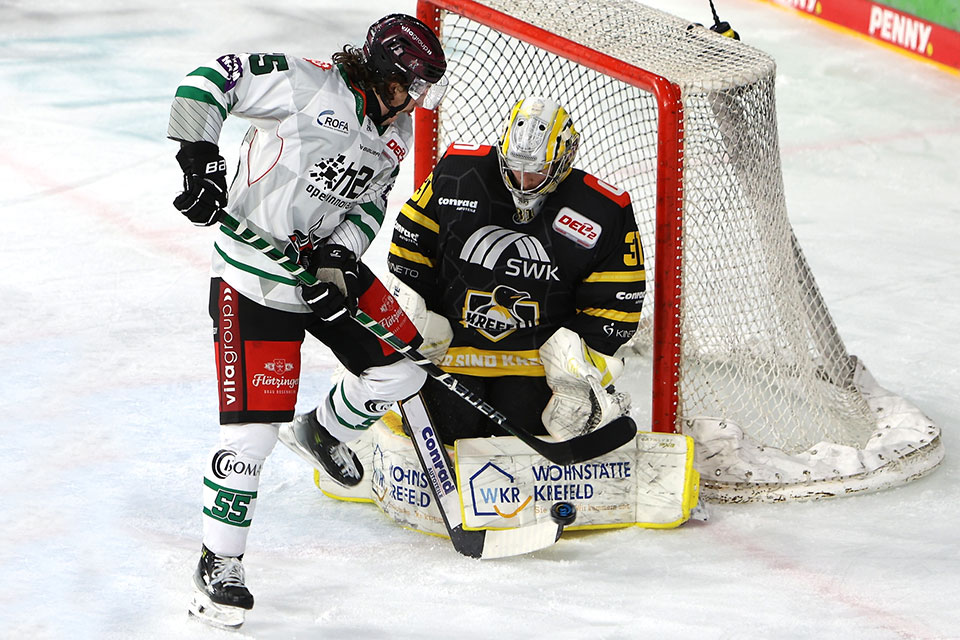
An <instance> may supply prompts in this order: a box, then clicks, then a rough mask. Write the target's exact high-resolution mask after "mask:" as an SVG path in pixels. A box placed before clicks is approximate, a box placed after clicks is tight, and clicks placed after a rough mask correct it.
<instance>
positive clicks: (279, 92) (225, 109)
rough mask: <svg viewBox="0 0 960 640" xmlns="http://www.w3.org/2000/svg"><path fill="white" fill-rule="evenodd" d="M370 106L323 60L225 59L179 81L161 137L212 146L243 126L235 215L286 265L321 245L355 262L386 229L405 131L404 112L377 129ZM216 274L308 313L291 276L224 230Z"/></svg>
mask: <svg viewBox="0 0 960 640" xmlns="http://www.w3.org/2000/svg"><path fill="white" fill-rule="evenodd" d="M366 99H367V98H366V96H365V95H364V93H363V92H362V91H361V90H359V89H358V88H357V87H355V86H352V85H351V84H350V81H349V79H348V78H347V76H346V74H345V73H344V72H343V71H342V70H341V69H340V67H338V66H335V65H331V64H330V63H327V62H319V61H315V60H309V59H301V58H293V57H288V56H285V55H281V54H229V55H224V56H221V57H220V58H217V60H216V61H214V62H213V63H212V64H210V65H209V66H205V67H200V68H198V69H196V70H195V71H193V72H192V73H190V74H189V75H188V76H187V77H186V78H185V79H184V81H183V83H182V84H181V85H180V87H179V88H178V89H177V93H176V97H175V98H174V102H173V105H172V107H171V110H170V123H169V127H168V130H167V136H168V137H169V138H171V139H174V140H180V141H186V142H194V141H200V140H205V141H208V142H213V143H217V142H218V139H219V137H220V130H221V128H222V127H223V122H224V120H225V119H226V118H227V115H228V114H229V115H234V116H239V117H241V118H243V119H245V120H248V121H250V123H251V127H250V129H249V130H248V131H247V133H246V135H245V136H244V140H243V144H242V145H241V148H240V162H239V167H238V171H237V175H236V176H235V177H234V180H233V183H232V184H231V186H230V193H229V202H228V204H227V210H228V211H229V212H230V214H231V215H232V216H233V217H235V218H237V219H238V220H242V221H244V222H246V225H247V226H248V227H250V228H251V229H253V230H254V231H256V232H257V233H258V234H259V235H260V236H261V237H263V238H264V239H266V240H269V241H270V242H271V243H272V244H273V245H274V246H276V247H277V248H279V249H281V250H282V251H283V252H284V253H285V254H286V255H288V256H289V257H290V258H291V259H293V260H298V258H299V256H300V253H301V252H302V251H305V250H308V249H311V248H313V247H315V246H318V245H319V244H322V243H323V241H324V240H326V239H327V238H330V240H331V241H333V242H336V243H338V244H342V245H344V246H346V247H349V248H350V249H352V250H353V251H354V253H356V254H357V255H358V256H360V255H361V254H362V253H363V252H364V251H365V250H366V248H367V247H368V246H369V245H370V242H371V241H372V240H373V237H374V236H375V235H376V233H377V232H378V231H379V230H380V226H381V224H382V223H383V217H384V212H385V211H386V204H387V195H388V193H389V192H390V189H391V187H392V186H393V183H394V181H395V180H396V176H397V172H398V165H399V163H400V160H402V159H403V157H404V155H406V154H407V152H408V148H409V143H410V138H411V134H412V125H411V122H410V116H409V115H407V114H401V115H400V116H399V117H398V118H397V120H396V122H394V124H392V125H389V126H388V127H386V128H379V127H377V126H376V125H375V124H374V123H373V121H372V120H371V119H370V118H369V116H367V115H366V113H365V110H366V104H365V101H366ZM212 274H213V275H214V276H220V277H222V278H223V279H224V280H225V281H226V282H228V283H229V284H230V285H231V286H233V287H234V288H236V289H237V290H238V291H240V292H241V293H242V294H243V295H245V296H247V297H248V298H250V299H252V300H255V301H257V302H259V303H261V304H264V305H266V306H268V307H272V308H275V309H281V310H285V311H293V312H302V313H309V312H310V309H309V307H307V306H306V305H304V304H303V302H302V301H301V300H300V297H299V295H298V293H297V287H296V284H297V281H296V280H295V279H294V278H293V277H291V276H290V274H289V273H288V272H287V271H286V270H284V269H283V268H282V267H280V266H278V265H277V264H275V263H274V262H273V261H271V260H270V259H269V258H267V257H265V256H263V255H262V254H261V253H260V252H259V251H257V250H256V249H254V248H252V247H251V246H249V245H247V244H246V243H244V242H242V241H241V240H239V239H238V238H237V237H236V236H234V235H233V234H232V233H231V232H230V231H229V230H227V229H226V228H224V227H221V228H220V234H219V236H218V237H217V239H216V241H215V243H214V252H213V261H212Z"/></svg>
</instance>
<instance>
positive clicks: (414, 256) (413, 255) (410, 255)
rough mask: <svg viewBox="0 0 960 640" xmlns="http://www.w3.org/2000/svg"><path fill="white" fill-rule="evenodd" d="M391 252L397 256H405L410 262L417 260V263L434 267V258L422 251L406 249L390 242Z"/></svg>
mask: <svg viewBox="0 0 960 640" xmlns="http://www.w3.org/2000/svg"><path fill="white" fill-rule="evenodd" d="M390 253H391V254H393V255H395V256H397V257H398V258H403V259H404V260H407V261H409V262H416V263H417V264H425V265H427V266H428V267H431V268H432V267H433V264H434V263H433V260H431V259H430V258H428V257H427V256H425V255H423V254H422V253H417V252H416V251H410V250H409V249H404V248H403V247H398V246H397V245H395V244H393V243H392V242H391V243H390Z"/></svg>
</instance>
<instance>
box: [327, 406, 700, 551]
mask: <svg viewBox="0 0 960 640" xmlns="http://www.w3.org/2000/svg"><path fill="white" fill-rule="evenodd" d="M351 444H352V445H354V446H353V448H354V450H355V451H356V452H357V455H358V456H359V457H360V460H361V461H362V462H363V466H364V469H366V470H368V473H365V474H364V479H363V481H362V482H361V483H360V484H359V485H358V486H356V487H353V488H351V489H346V488H344V487H342V486H340V485H338V484H336V483H335V482H333V481H332V480H330V479H329V478H328V477H326V475H324V474H323V473H321V472H318V471H315V472H314V480H315V482H316V484H317V487H318V488H319V489H320V490H321V491H322V492H323V493H324V494H325V495H327V496H328V497H331V498H335V499H340V500H347V501H353V502H373V503H374V504H376V505H377V506H378V507H379V508H380V509H381V510H382V511H383V512H384V513H385V514H386V515H387V516H388V517H390V518H392V519H393V520H394V521H395V522H397V523H398V524H400V525H401V526H404V527H407V528H410V529H414V530H416V531H420V532H423V533H428V534H433V535H439V536H443V537H447V535H448V534H447V530H446V527H445V526H444V523H443V518H442V516H441V514H440V511H439V509H438V508H437V506H436V504H435V501H434V499H433V496H432V495H431V493H430V488H429V484H428V483H429V479H428V478H427V477H426V476H425V474H424V471H423V468H422V467H421V465H420V463H419V461H418V460H417V456H416V452H415V451H414V449H413V447H412V445H411V443H410V439H409V438H408V437H407V436H406V435H405V434H404V433H403V431H402V427H401V419H400V417H399V416H398V415H397V414H396V413H393V412H390V413H388V414H387V415H386V416H384V418H383V419H382V420H380V421H378V422H377V423H376V424H374V426H373V427H371V428H370V429H369V430H368V431H367V432H366V433H365V434H364V436H363V437H362V438H361V439H360V440H359V441H357V442H354V443H351ZM448 452H449V453H450V454H451V457H452V458H453V459H454V467H455V470H456V482H457V486H458V489H459V494H460V501H461V504H460V507H461V513H462V515H463V528H464V529H466V530H491V529H513V528H519V527H524V526H529V525H533V524H540V523H543V522H548V521H551V514H550V508H551V506H552V505H553V504H554V503H556V502H558V501H562V502H569V503H571V504H572V505H573V506H574V507H575V509H576V513H577V517H576V522H575V523H574V524H572V525H571V526H569V527H566V529H567V530H571V531H575V530H587V529H604V528H615V527H627V526H640V527H648V528H658V529H669V528H674V527H678V526H680V525H681V524H683V523H684V522H686V521H687V520H689V519H690V517H691V514H692V513H694V512H695V509H696V507H697V504H698V497H699V486H700V482H699V481H700V477H699V474H698V473H697V472H696V470H694V468H693V441H692V439H691V438H689V437H687V436H684V435H680V434H670V433H649V432H641V433H638V434H637V436H636V437H635V438H634V439H633V441H631V442H630V443H628V444H626V445H624V446H622V447H620V448H619V449H617V450H615V451H612V452H610V453H608V454H605V455H603V456H600V457H597V458H595V459H593V460H590V461H587V462H583V463H579V464H572V465H568V466H560V465H556V464H553V463H551V462H549V461H548V460H546V459H544V458H543V457H541V456H539V455H538V454H536V453H535V452H533V451H531V450H530V448H529V447H527V446H526V445H525V444H523V443H522V442H521V441H520V440H519V439H517V438H515V437H512V436H510V437H498V438H469V439H463V440H458V441H457V442H456V445H455V447H453V448H452V449H450V448H448Z"/></svg>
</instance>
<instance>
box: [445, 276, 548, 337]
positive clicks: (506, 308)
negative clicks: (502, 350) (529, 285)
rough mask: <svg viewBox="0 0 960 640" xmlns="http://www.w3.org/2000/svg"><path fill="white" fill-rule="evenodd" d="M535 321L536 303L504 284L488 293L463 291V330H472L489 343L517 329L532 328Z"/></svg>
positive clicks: (536, 314)
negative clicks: (485, 338)
mask: <svg viewBox="0 0 960 640" xmlns="http://www.w3.org/2000/svg"><path fill="white" fill-rule="evenodd" d="M539 320H540V303H538V302H536V301H535V300H531V299H530V294H529V293H527V292H526V291H518V290H517V289H514V288H513V287H508V286H507V285H505V284H501V285H498V286H497V287H496V288H494V290H493V291H492V292H487V291H473V290H470V291H467V296H466V298H465V299H464V301H463V322H462V323H463V326H465V327H469V328H471V329H476V330H477V332H478V333H480V334H482V335H484V336H486V337H487V339H489V340H492V341H493V342H497V341H498V340H502V339H503V338H505V337H507V336H508V335H510V334H511V333H513V332H514V331H516V330H517V329H524V328H527V327H533V326H536V325H537V323H538V322H539Z"/></svg>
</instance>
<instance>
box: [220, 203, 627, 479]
mask: <svg viewBox="0 0 960 640" xmlns="http://www.w3.org/2000/svg"><path fill="white" fill-rule="evenodd" d="M220 222H221V224H223V226H224V227H226V228H227V229H229V230H230V231H233V232H234V233H235V234H237V237H239V238H240V239H241V240H242V241H244V242H246V243H247V244H249V245H250V246H252V247H254V248H255V249H257V250H258V251H259V252H260V253H262V254H263V255H265V256H266V257H268V258H270V259H271V260H272V261H274V262H276V263H277V264H279V265H280V266H281V267H283V268H284V269H286V270H287V271H289V272H290V274H292V275H293V276H295V277H296V278H297V279H298V280H299V281H300V282H302V283H304V284H306V285H314V284H316V283H317V279H316V278H315V277H313V274H311V273H310V272H308V271H307V270H306V269H304V268H303V267H301V266H300V265H299V264H297V263H296V262H294V261H293V260H291V259H290V257H289V256H287V255H285V254H284V253H283V252H282V251H280V250H279V249H277V248H276V247H275V246H273V245H272V244H270V243H269V242H268V241H266V240H264V239H263V238H261V237H260V236H259V235H257V233H256V232H254V231H253V230H252V229H250V228H248V227H247V226H246V224H245V223H241V222H239V221H237V219H236V218H234V217H232V216H231V215H230V214H228V213H224V214H223V217H222V218H221V220H220ZM353 319H354V320H356V321H357V322H359V323H360V324H361V325H362V326H363V327H364V328H365V329H367V330H368V331H370V332H371V333H373V334H374V335H376V336H377V337H378V338H380V340H382V341H383V342H385V343H386V344H388V345H390V346H391V347H393V348H394V349H396V350H397V351H399V352H400V353H401V354H402V355H403V356H404V357H405V358H407V359H408V360H410V361H412V362H413V363H414V364H416V365H417V366H418V367H420V368H421V369H423V370H424V371H425V372H426V373H427V375H429V376H430V377H431V378H434V379H435V380H437V381H438V382H440V383H441V384H442V385H443V386H445V387H446V388H448V389H450V390H451V391H453V392H454V393H455V394H457V395H458V396H460V397H461V398H462V399H463V400H464V401H466V402H467V403H468V404H470V405H471V406H473V407H474V408H475V409H476V410H477V411H479V412H480V413H482V414H483V415H485V416H486V417H487V418H489V419H490V420H492V421H493V422H495V423H496V424H497V425H499V426H500V428H501V429H503V430H504V431H506V432H507V433H509V434H511V435H514V436H516V437H517V438H519V439H520V440H521V441H523V442H524V444H526V445H527V446H529V447H530V448H531V449H533V450H534V451H536V452H537V453H539V454H540V455H542V456H543V457H544V458H546V459H547V460H550V461H551V462H554V463H556V464H560V465H569V464H576V463H578V462H584V461H586V460H591V459H593V458H596V457H597V456H601V455H603V454H605V453H609V452H610V451H613V450H614V449H616V448H618V447H621V446H623V445H624V444H626V443H628V442H630V440H632V439H633V437H634V436H635V435H636V434H637V425H636V423H634V421H633V419H631V418H630V417H629V416H621V417H619V418H617V419H616V420H614V421H612V422H610V423H608V424H606V425H604V426H602V427H599V428H598V429H595V430H593V431H591V432H589V433H585V434H583V435H580V436H576V437H574V438H571V439H570V440H562V441H560V442H547V441H546V440H541V439H540V438H538V437H537V436H535V435H533V434H532V433H530V432H529V431H527V430H525V429H523V428H521V427H518V426H516V425H512V424H510V423H509V422H508V421H507V418H506V417H505V416H504V415H503V414H502V413H500V412H499V411H497V410H496V409H494V408H493V407H491V406H490V405H489V404H487V403H486V402H485V401H484V400H483V398H481V397H480V396H478V395H477V394H475V393H473V392H472V391H470V390H469V389H468V388H467V387H466V386H464V385H463V384H462V383H461V382H460V381H459V380H457V379H456V378H455V377H453V376H452V375H450V374H449V373H447V372H445V371H444V370H443V369H441V368H440V367H438V366H437V365H435V364H434V363H433V362H431V361H430V360H429V359H427V358H426V357H424V356H423V355H422V354H421V353H420V352H419V351H417V350H416V349H414V348H413V347H411V346H410V345H409V344H407V343H405V342H404V341H402V340H400V339H399V338H397V337H396V336H395V335H393V333H391V332H390V331H389V330H388V329H387V328H386V327H384V326H383V325H381V324H380V323H379V322H377V321H376V320H374V319H373V318H371V317H370V316H368V315H367V314H366V313H364V312H363V311H361V310H357V313H356V315H355V316H354V317H353Z"/></svg>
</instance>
